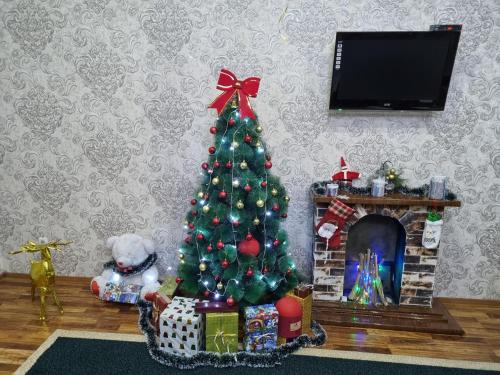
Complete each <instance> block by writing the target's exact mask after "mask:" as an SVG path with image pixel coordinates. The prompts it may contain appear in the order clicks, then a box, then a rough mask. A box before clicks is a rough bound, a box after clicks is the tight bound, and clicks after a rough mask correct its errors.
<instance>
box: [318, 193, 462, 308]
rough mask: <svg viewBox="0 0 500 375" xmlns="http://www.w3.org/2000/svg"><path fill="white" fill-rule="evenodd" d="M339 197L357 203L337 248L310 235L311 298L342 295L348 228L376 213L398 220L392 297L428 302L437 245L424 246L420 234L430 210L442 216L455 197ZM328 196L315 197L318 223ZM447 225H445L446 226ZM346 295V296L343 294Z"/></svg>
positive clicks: (405, 301)
mask: <svg viewBox="0 0 500 375" xmlns="http://www.w3.org/2000/svg"><path fill="white" fill-rule="evenodd" d="M345 197H346V198H345V199H340V198H339V199H340V200H341V201H342V202H343V203H345V204H347V205H349V206H350V207H352V208H354V209H356V214H355V215H354V216H353V217H352V218H351V220H350V221H349V222H348V224H347V225H346V226H345V227H344V228H343V231H342V232H341V243H340V247H339V248H337V249H327V248H326V245H325V242H324V240H323V238H321V237H319V236H317V235H316V236H315V241H314V273H313V276H314V280H313V281H314V294H313V298H314V300H315V301H341V300H342V299H343V298H342V297H343V296H345V294H346V293H345V288H344V280H345V276H346V275H345V272H346V264H347V263H349V261H347V263H346V248H347V243H348V238H349V230H350V229H351V228H353V227H354V226H355V225H356V223H358V222H360V220H364V219H363V218H365V219H366V218H367V217H368V216H370V217H375V216H374V215H379V216H382V217H386V218H387V217H388V218H392V219H395V220H396V221H397V222H398V223H399V224H400V226H401V228H402V231H401V233H403V238H402V241H401V245H400V246H402V248H401V255H400V259H401V260H402V266H401V264H400V265H399V266H398V269H399V271H398V272H399V275H397V277H396V280H397V283H398V284H399V285H394V288H395V289H396V290H397V293H396V298H395V300H394V301H393V302H394V304H395V305H399V306H404V305H407V306H421V307H431V306H432V298H433V291H434V281H435V269H436V265H437V262H438V253H439V248H437V249H426V248H424V247H422V244H421V240H422V234H423V229H424V224H425V219H426V217H427V214H428V213H429V212H430V211H435V212H438V213H440V214H441V216H444V211H445V207H446V206H452V207H459V206H460V202H459V201H445V200H443V201H435V200H429V199H426V198H415V197H407V196H403V195H391V196H388V197H382V198H374V197H369V196H356V195H345ZM330 201H331V198H329V197H322V196H316V197H314V204H315V212H314V215H315V217H314V219H315V224H317V223H318V222H319V221H320V220H321V218H322V217H323V215H324V214H325V212H326V210H327V209H328V205H329V203H330ZM445 229H446V228H444V230H445ZM344 300H345V298H344Z"/></svg>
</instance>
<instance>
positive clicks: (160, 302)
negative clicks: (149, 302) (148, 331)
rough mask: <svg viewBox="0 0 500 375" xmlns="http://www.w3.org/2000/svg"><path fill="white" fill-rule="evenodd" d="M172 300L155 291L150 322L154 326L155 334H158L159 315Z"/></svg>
mask: <svg viewBox="0 0 500 375" xmlns="http://www.w3.org/2000/svg"><path fill="white" fill-rule="evenodd" d="M170 302H172V301H171V299H170V298H168V297H166V298H165V297H164V296H163V295H161V294H160V293H158V292H157V293H155V295H154V298H153V311H152V312H151V324H152V325H153V326H154V327H155V328H156V334H157V335H159V334H160V315H161V313H162V312H163V311H164V310H165V309H166V308H167V306H168V304H169V303H170Z"/></svg>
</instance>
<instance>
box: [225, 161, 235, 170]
mask: <svg viewBox="0 0 500 375" xmlns="http://www.w3.org/2000/svg"><path fill="white" fill-rule="evenodd" d="M232 167H233V163H231V162H230V161H228V162H227V163H226V168H227V169H231V168H232Z"/></svg>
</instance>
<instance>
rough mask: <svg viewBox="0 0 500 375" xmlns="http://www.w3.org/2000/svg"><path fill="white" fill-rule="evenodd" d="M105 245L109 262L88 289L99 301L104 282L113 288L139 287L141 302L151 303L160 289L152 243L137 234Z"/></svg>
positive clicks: (110, 240) (109, 240) (119, 238)
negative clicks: (113, 286)
mask: <svg viewBox="0 0 500 375" xmlns="http://www.w3.org/2000/svg"><path fill="white" fill-rule="evenodd" d="M106 246H107V247H108V248H110V249H111V253H112V255H113V260H112V261H110V262H108V263H106V264H105V265H104V271H103V272H102V274H101V276H96V277H94V278H93V279H92V281H91V283H90V289H91V291H92V293H94V294H95V295H96V296H99V297H100V298H102V295H103V292H104V289H105V286H106V283H108V282H110V283H113V284H116V285H130V284H133V285H141V286H142V288H141V294H140V298H141V299H146V300H151V299H152V298H153V294H154V293H155V292H156V291H157V290H158V288H159V287H160V283H159V282H158V268H157V267H156V266H155V263H156V260H157V257H158V256H157V255H156V252H155V249H154V244H153V241H151V240H147V239H144V238H142V237H141V236H138V235H137V234H132V233H126V234H123V235H121V236H113V237H110V238H108V240H107V241H106Z"/></svg>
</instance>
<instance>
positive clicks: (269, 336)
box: [244, 304, 278, 352]
mask: <svg viewBox="0 0 500 375" xmlns="http://www.w3.org/2000/svg"><path fill="white" fill-rule="evenodd" d="M277 339H278V310H276V307H275V306H274V305H272V304H267V305H260V306H249V307H246V308H245V338H244V346H245V350H246V351H250V352H259V351H267V350H270V349H274V348H276V342H277Z"/></svg>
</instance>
